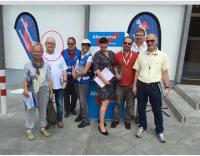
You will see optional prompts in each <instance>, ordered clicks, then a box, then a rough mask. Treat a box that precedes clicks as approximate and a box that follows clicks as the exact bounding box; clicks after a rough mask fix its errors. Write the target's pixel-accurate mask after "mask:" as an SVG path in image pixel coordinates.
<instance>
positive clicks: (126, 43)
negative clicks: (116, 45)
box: [124, 42, 132, 45]
mask: <svg viewBox="0 0 200 156" xmlns="http://www.w3.org/2000/svg"><path fill="white" fill-rule="evenodd" d="M124 44H125V45H131V44H132V43H129V42H124Z"/></svg>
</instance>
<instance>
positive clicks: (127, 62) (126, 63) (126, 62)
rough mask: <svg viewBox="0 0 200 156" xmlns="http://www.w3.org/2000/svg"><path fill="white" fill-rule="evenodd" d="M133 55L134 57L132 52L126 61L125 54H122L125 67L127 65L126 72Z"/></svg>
mask: <svg viewBox="0 0 200 156" xmlns="http://www.w3.org/2000/svg"><path fill="white" fill-rule="evenodd" d="M132 55H133V53H132V52H130V56H129V58H128V60H127V61H126V60H125V58H124V55H123V52H122V57H123V61H124V63H125V65H126V70H127V67H128V64H129V62H130V59H131V57H132Z"/></svg>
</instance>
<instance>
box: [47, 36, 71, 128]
mask: <svg viewBox="0 0 200 156" xmlns="http://www.w3.org/2000/svg"><path fill="white" fill-rule="evenodd" d="M45 46H46V52H45V53H44V55H43V58H44V61H46V62H47V63H48V64H49V65H50V66H51V80H52V84H53V92H54V93H55V101H56V107H57V124H58V127H59V128H63V127H64V124H63V122H62V120H63V94H64V91H63V90H64V89H65V87H66V85H67V74H66V70H67V66H66V63H65V60H64V58H63V56H62V55H61V54H60V53H58V52H56V51H55V47H56V41H55V39H54V38H53V37H48V38H47V39H46V41H45Z"/></svg>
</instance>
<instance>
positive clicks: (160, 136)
mask: <svg viewBox="0 0 200 156" xmlns="http://www.w3.org/2000/svg"><path fill="white" fill-rule="evenodd" d="M158 138H159V140H160V142H161V143H166V139H165V137H164V134H163V133H159V134H158Z"/></svg>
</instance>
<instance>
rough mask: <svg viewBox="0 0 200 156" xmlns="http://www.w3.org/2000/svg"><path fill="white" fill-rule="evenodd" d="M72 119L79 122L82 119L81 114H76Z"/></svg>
mask: <svg viewBox="0 0 200 156" xmlns="http://www.w3.org/2000/svg"><path fill="white" fill-rule="evenodd" d="M74 121H75V122H80V121H82V117H81V115H78V116H77V117H76V119H75V120H74Z"/></svg>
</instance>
